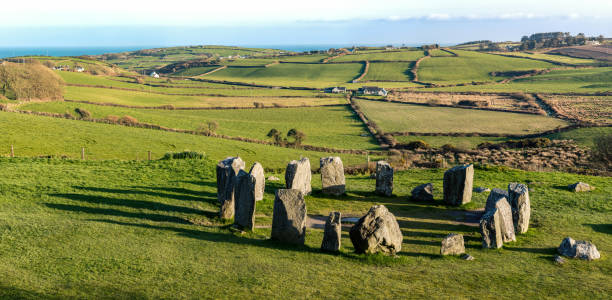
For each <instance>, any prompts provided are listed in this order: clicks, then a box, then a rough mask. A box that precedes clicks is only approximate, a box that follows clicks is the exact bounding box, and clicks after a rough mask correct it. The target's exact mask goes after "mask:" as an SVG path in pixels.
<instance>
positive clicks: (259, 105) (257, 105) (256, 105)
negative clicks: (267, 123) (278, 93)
mask: <svg viewBox="0 0 612 300" xmlns="http://www.w3.org/2000/svg"><path fill="white" fill-rule="evenodd" d="M253 105H254V106H255V108H263V107H264V104H263V103H262V102H253Z"/></svg>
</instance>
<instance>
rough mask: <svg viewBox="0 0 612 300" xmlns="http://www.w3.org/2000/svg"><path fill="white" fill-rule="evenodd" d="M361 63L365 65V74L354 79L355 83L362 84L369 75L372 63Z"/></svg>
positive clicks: (362, 73)
mask: <svg viewBox="0 0 612 300" xmlns="http://www.w3.org/2000/svg"><path fill="white" fill-rule="evenodd" d="M361 63H363V64H364V66H363V72H361V75H359V77H357V78H355V79H353V83H358V82H361V80H362V79H363V78H364V77H366V75H368V71H369V70H370V62H369V61H367V60H366V61H362V62H361Z"/></svg>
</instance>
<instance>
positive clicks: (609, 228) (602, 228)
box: [582, 224, 612, 234]
mask: <svg viewBox="0 0 612 300" xmlns="http://www.w3.org/2000/svg"><path fill="white" fill-rule="evenodd" d="M582 225H586V226H591V228H593V230H595V231H597V232H601V233H605V234H612V224H582Z"/></svg>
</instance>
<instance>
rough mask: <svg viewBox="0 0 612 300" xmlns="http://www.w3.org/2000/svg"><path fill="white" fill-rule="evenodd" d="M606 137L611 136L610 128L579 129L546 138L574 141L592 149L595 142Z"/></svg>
mask: <svg viewBox="0 0 612 300" xmlns="http://www.w3.org/2000/svg"><path fill="white" fill-rule="evenodd" d="M606 135H612V127H594V128H580V129H575V130H571V131H567V132H561V133H554V134H551V135H549V136H547V137H548V138H550V139H560V140H568V139H571V140H574V141H576V143H578V144H579V145H583V146H586V147H592V146H593V145H594V143H595V141H596V140H598V139H599V138H601V137H604V136H606Z"/></svg>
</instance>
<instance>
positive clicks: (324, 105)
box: [46, 99, 346, 110]
mask: <svg viewBox="0 0 612 300" xmlns="http://www.w3.org/2000/svg"><path fill="white" fill-rule="evenodd" d="M64 101H65V102H70V103H82V104H91V105H98V106H112V107H121V108H134V109H158V110H223V109H228V110H229V109H269V108H300V107H334V106H346V104H340V103H337V104H320V105H295V106H289V105H272V106H262V107H255V105H254V104H253V106H252V107H251V106H209V107H197V106H196V107H174V106H173V105H171V104H169V105H160V106H136V105H125V104H117V103H107V102H93V101H86V100H71V99H64ZM46 102H48V101H46Z"/></svg>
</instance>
